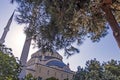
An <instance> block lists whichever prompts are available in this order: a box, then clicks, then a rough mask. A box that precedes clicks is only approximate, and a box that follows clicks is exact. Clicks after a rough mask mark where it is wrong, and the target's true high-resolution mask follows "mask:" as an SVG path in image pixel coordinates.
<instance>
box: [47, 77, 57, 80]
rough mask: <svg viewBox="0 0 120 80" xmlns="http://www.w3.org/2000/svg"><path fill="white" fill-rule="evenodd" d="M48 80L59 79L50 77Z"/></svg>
mask: <svg viewBox="0 0 120 80" xmlns="http://www.w3.org/2000/svg"><path fill="white" fill-rule="evenodd" d="M46 80H58V79H56V78H55V77H50V78H47V79H46Z"/></svg>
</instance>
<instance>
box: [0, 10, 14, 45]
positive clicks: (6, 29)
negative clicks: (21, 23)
mask: <svg viewBox="0 0 120 80" xmlns="http://www.w3.org/2000/svg"><path fill="white" fill-rule="evenodd" d="M14 13H15V11H14V12H13V14H12V16H11V17H10V19H9V21H8V23H7V25H6V27H5V28H4V32H3V35H2V37H1V39H0V44H3V43H4V42H5V37H6V35H7V33H8V31H9V28H10V25H11V23H12V19H13V16H14Z"/></svg>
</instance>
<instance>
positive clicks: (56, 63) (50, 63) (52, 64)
mask: <svg viewBox="0 0 120 80" xmlns="http://www.w3.org/2000/svg"><path fill="white" fill-rule="evenodd" d="M46 65H47V66H56V67H59V68H64V67H65V66H66V64H64V63H63V62H62V61H57V60H52V61H49V62H48V63H47V64H46Z"/></svg>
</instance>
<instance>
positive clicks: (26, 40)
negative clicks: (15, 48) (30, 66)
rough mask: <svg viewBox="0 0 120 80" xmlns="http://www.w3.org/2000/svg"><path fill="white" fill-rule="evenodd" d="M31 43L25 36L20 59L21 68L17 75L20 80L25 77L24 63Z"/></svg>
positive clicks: (29, 38) (30, 39)
mask: <svg viewBox="0 0 120 80" xmlns="http://www.w3.org/2000/svg"><path fill="white" fill-rule="evenodd" d="M31 41H32V38H31V37H29V36H27V35H26V39H25V43H24V46H23V50H22V54H21V57H20V61H21V65H22V66H23V67H22V70H21V72H20V74H19V78H20V80H22V78H24V77H25V75H26V62H27V57H28V54H29V49H30V44H31Z"/></svg>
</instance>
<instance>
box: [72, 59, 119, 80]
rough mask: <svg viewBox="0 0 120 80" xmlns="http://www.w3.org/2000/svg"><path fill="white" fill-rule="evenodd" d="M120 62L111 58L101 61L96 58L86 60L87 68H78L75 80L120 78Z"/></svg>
mask: <svg viewBox="0 0 120 80" xmlns="http://www.w3.org/2000/svg"><path fill="white" fill-rule="evenodd" d="M119 73H120V62H119V61H116V60H111V61H108V62H104V63H100V62H99V61H97V60H96V59H94V60H89V61H87V62H86V66H85V68H80V67H79V68H78V71H77V72H76V75H75V77H74V80H119V79H120V74H119Z"/></svg>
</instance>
